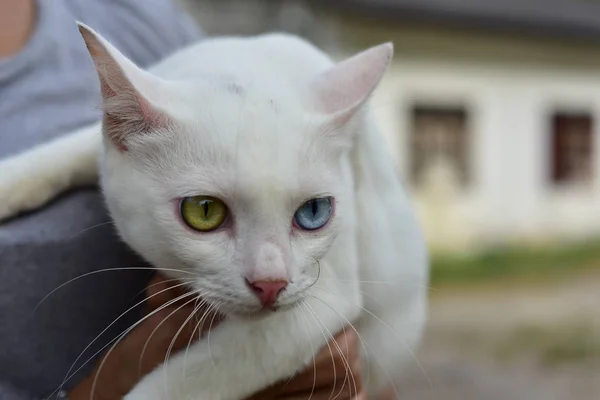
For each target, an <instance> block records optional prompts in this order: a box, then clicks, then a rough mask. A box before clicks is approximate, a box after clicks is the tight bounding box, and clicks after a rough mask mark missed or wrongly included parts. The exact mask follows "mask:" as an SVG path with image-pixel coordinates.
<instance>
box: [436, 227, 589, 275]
mask: <svg viewBox="0 0 600 400" xmlns="http://www.w3.org/2000/svg"><path fill="white" fill-rule="evenodd" d="M586 268H599V269H600V238H594V239H592V240H587V241H582V242H579V243H569V244H564V245H561V244H553V245H545V246H535V247H526V246H518V245H512V246H506V247H497V248H494V249H489V250H484V251H482V252H480V253H477V254H471V255H463V256H450V255H441V254H438V255H433V256H432V260H431V284H432V285H435V284H440V283H475V282H483V281H490V280H495V279H500V278H515V277H517V278H519V277H520V278H526V277H540V278H541V277H543V276H546V275H554V273H563V272H564V273H569V272H572V271H575V270H581V269H586Z"/></svg>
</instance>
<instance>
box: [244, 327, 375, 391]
mask: <svg viewBox="0 0 600 400" xmlns="http://www.w3.org/2000/svg"><path fill="white" fill-rule="evenodd" d="M336 344H337V345H336ZM311 394H312V395H311ZM309 397H310V398H311V399H312V400H328V399H331V398H335V399H339V400H350V399H352V400H366V399H367V397H366V393H365V391H364V388H363V385H362V379H361V374H360V351H359V347H358V335H357V333H356V332H355V331H354V330H352V329H347V330H345V331H343V332H341V333H339V334H338V335H337V336H336V337H335V339H334V340H332V341H331V342H330V343H329V345H328V346H325V347H324V348H323V349H322V350H321V351H320V352H319V353H318V354H317V355H316V356H315V362H314V364H313V365H310V366H309V367H308V368H307V369H306V370H304V371H303V372H301V373H300V374H298V375H296V376H295V377H294V378H292V379H291V380H289V381H285V382H281V383H278V384H276V385H274V386H272V387H270V388H267V389H265V390H263V391H261V392H259V393H257V394H255V395H254V396H252V397H250V398H249V399H247V400H295V399H297V400H305V399H308V398H309Z"/></svg>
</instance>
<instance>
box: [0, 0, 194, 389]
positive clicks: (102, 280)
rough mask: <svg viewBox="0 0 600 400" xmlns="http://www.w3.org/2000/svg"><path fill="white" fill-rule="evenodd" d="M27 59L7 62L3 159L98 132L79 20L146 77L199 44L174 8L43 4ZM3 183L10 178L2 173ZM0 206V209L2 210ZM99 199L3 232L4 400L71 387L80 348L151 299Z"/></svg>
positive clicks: (163, 0) (68, 198)
mask: <svg viewBox="0 0 600 400" xmlns="http://www.w3.org/2000/svg"><path fill="white" fill-rule="evenodd" d="M37 14H38V15H37V25H36V28H35V31H34V32H33V34H32V36H31V38H30V40H29V43H28V44H27V46H26V48H25V49H23V50H22V51H21V52H20V53H19V54H17V55H16V56H14V57H11V58H9V59H3V60H0V157H6V156H8V155H10V154H14V153H16V152H19V151H21V150H24V149H26V148H29V147H30V146H33V145H35V144H37V143H40V142H43V141H45V140H47V139H50V138H53V137H56V136H58V135H60V134H63V133H66V132H68V131H70V130H72V129H75V128H78V127H81V126H83V125H86V124H89V123H91V122H93V121H96V120H98V119H99V117H100V112H99V109H98V106H99V104H100V95H99V88H98V83H97V77H96V74H95V71H94V68H93V65H92V62H91V60H90V58H89V55H88V54H87V51H86V49H85V46H84V44H83V41H82V40H81V37H80V35H79V32H78V30H77V27H76V25H75V20H80V21H82V22H84V23H85V24H87V25H89V26H91V27H92V28H93V29H95V30H97V31H98V32H99V33H100V34H102V35H104V36H105V37H106V38H107V39H108V40H110V41H111V42H112V43H113V44H115V45H116V46H117V47H118V48H119V49H120V50H121V51H123V53H124V54H125V55H127V56H128V57H130V58H131V59H132V60H133V61H134V62H135V63H137V64H138V65H140V66H142V67H143V66H148V65H149V64H152V63H155V62H157V61H158V60H159V59H161V58H163V57H165V56H167V55H168V54H170V53H171V52H173V51H175V50H176V49H178V48H180V47H182V46H184V45H187V44H188V43H190V42H192V41H193V40H196V39H197V38H199V37H200V35H201V33H200V31H199V30H198V29H197V27H196V26H195V25H194V23H193V21H192V20H191V18H190V17H189V16H188V15H187V14H184V13H183V12H182V11H181V10H180V9H179V8H177V7H176V6H175V5H174V4H173V3H172V2H171V1H169V0H39V1H38V10H37ZM0 173H2V171H0ZM0 201H2V199H0ZM109 221H110V219H109V217H108V215H107V214H106V211H105V209H104V206H103V203H102V200H101V198H100V196H99V194H98V193H97V191H95V190H93V189H89V190H81V191H78V192H75V193H70V194H68V195H65V196H62V197H61V198H60V199H58V200H57V201H55V202H53V203H52V204H51V205H50V206H48V207H46V208H44V209H43V210H41V211H39V212H36V213H33V214H30V215H26V216H23V217H20V218H18V219H15V220H13V221H10V222H9V223H7V224H4V225H0V400H21V399H24V400H31V399H40V398H43V397H45V396H47V395H48V394H49V393H51V392H52V391H54V390H55V389H56V388H57V387H58V386H60V384H61V383H62V382H63V379H64V378H65V377H66V376H67V372H68V370H69V369H70V367H71V366H72V365H73V363H74V362H75V361H76V359H77V358H78V356H79V355H80V353H81V352H82V351H83V350H84V348H85V347H86V346H87V345H88V344H89V343H90V342H91V341H92V340H93V339H94V338H95V337H96V336H97V335H98V334H99V333H100V332H101V331H102V330H103V329H104V328H105V327H107V326H108V325H109V324H110V323H111V322H112V321H113V320H115V318H117V317H118V316H119V315H120V314H121V313H122V312H123V311H125V310H127V309H128V308H129V307H130V306H132V305H133V304H135V303H136V302H138V301H140V300H142V299H143V293H142V291H143V289H144V286H145V284H146V282H147V279H148V277H149V272H148V270H138V269H131V268H130V269H129V270H126V271H112V272H98V273H94V274H91V275H88V276H85V277H82V278H79V279H76V280H75V281H73V282H71V283H69V284H67V285H65V286H64V287H61V288H60V289H58V290H57V291H56V292H54V293H53V294H52V295H51V296H49V297H48V298H47V299H45V300H44V301H43V302H42V303H41V304H40V305H39V307H38V308H37V309H36V306H37V305H38V304H39V303H40V301H41V300H42V299H43V298H44V297H45V296H46V295H47V294H48V293H50V292H51V291H52V290H53V289H55V288H57V287H58V286H59V285H61V284H63V283H65V282H67V281H69V280H70V279H73V278H77V277H81V276H82V275H84V274H86V273H89V272H93V271H100V270H102V269H107V268H117V267H131V266H143V265H144V263H143V262H142V261H141V260H139V259H138V258H137V257H136V256H135V255H133V254H132V253H131V252H130V251H129V250H128V249H127V248H126V247H125V246H124V245H123V244H121V242H120V241H119V240H118V238H117V236H116V234H115V232H114V228H113V227H112V225H111V224H110V222H109ZM140 311H141V310H140V309H134V310H133V311H131V312H129V313H127V314H126V316H125V317H124V318H121V319H120V320H119V321H118V322H117V323H116V324H115V325H114V326H113V327H112V328H111V329H109V330H108V331H107V332H106V333H105V334H104V335H102V337H101V338H100V339H99V340H97V341H96V342H95V343H94V344H93V345H92V346H91V347H90V349H89V350H88V351H86V352H85V354H83V355H82V357H81V359H80V360H79V362H77V363H75V364H74V365H73V366H74V368H73V371H74V370H76V369H78V368H80V367H82V365H83V367H82V368H81V370H80V371H79V372H78V373H76V374H75V375H74V376H73V377H72V378H71V379H69V380H68V381H67V383H66V385H65V388H66V389H68V388H70V387H72V386H73V385H74V384H76V383H77V382H78V381H79V380H80V379H81V378H82V377H83V376H84V375H85V374H87V373H89V370H90V368H91V367H92V366H93V363H94V360H92V361H90V362H89V363H87V364H85V365H84V363H83V362H84V361H86V360H87V359H88V358H92V359H93V358H94V357H92V356H93V354H94V353H96V352H97V351H98V350H99V349H101V348H102V346H104V345H105V344H107V343H108V342H109V341H110V340H111V339H112V338H115V337H116V335H118V334H119V333H121V332H122V331H124V330H125V329H126V328H127V327H128V326H130V325H131V324H132V323H133V322H135V321H136V320H137V319H138V318H139V316H140Z"/></svg>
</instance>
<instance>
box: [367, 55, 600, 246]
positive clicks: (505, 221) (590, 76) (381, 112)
mask: <svg viewBox="0 0 600 400" xmlns="http://www.w3.org/2000/svg"><path fill="white" fill-rule="evenodd" d="M399 59H400V61H398V62H397V63H395V64H394V65H393V67H392V68H391V71H390V72H389V74H388V76H387V77H386V78H385V80H384V81H383V83H382V85H381V87H380V89H379V91H378V92H377V93H376V95H375V97H374V99H373V106H374V111H375V114H376V117H377V118H378V119H379V121H380V123H381V127H382V129H383V130H384V133H385V134H386V137H387V139H388V141H389V144H390V150H391V151H392V153H393V155H394V156H395V157H396V159H397V161H398V165H399V168H400V171H401V173H402V174H403V175H405V176H406V174H405V173H406V171H408V168H407V167H408V162H409V157H410V154H408V152H409V147H408V139H409V137H408V135H409V129H410V125H409V124H410V120H409V118H410V114H409V113H410V108H411V105H412V104H413V103H414V102H415V101H417V102H422V103H427V104H434V105H435V104H445V103H447V104H450V105H464V106H465V107H466V109H467V111H468V114H469V122H470V129H471V138H472V140H473V143H472V149H473V151H472V164H471V165H472V169H473V171H472V172H473V178H474V179H473V181H472V185H471V187H470V188H469V189H468V190H467V191H466V192H461V193H458V194H457V195H454V196H453V195H451V194H446V195H444V194H443V193H437V194H435V195H434V196H433V198H432V196H427V195H426V194H423V193H415V196H416V202H417V205H418V209H419V214H420V218H421V219H422V221H423V223H424V225H425V230H426V233H427V234H428V236H429V239H430V242H431V243H432V245H434V246H439V247H450V248H453V249H456V250H458V249H463V248H464V247H465V246H466V247H470V246H479V245H480V244H482V243H487V242H495V241H499V240H500V241H504V240H521V239H523V238H527V239H534V240H537V239H550V238H575V237H579V236H587V235H592V234H596V233H599V232H600V157H598V151H597V150H595V156H596V165H595V171H596V172H597V173H596V175H595V177H594V182H593V184H592V185H591V186H589V187H584V188H575V187H563V188H557V187H554V186H552V185H551V184H550V183H549V179H548V175H549V168H550V164H549V159H548V157H549V146H550V133H551V130H550V126H549V116H550V115H551V114H552V112H553V111H555V110H556V109H557V108H558V109H560V110H561V111H563V110H565V111H566V110H583V111H589V112H590V113H591V114H592V115H593V117H594V119H595V125H594V129H595V132H594V133H595V135H594V140H595V143H597V138H598V132H599V126H600V71H599V72H582V71H576V72H574V71H568V70H566V69H562V70H561V69H544V68H539V67H538V68H535V67H533V66H529V67H528V66H515V65H510V64H505V65H493V64H490V63H484V62H481V63H476V62H469V63H464V64H461V63H457V62H451V61H445V60H435V59H418V58H416V57H413V58H410V57H408V58H407V57H400V58H399ZM435 197H438V198H437V200H436V199H435ZM440 203H442V204H440Z"/></svg>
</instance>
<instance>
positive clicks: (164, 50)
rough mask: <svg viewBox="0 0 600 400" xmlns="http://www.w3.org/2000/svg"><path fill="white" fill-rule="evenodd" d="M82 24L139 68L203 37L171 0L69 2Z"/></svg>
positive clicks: (173, 0) (186, 15)
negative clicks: (93, 30) (102, 37)
mask: <svg viewBox="0 0 600 400" xmlns="http://www.w3.org/2000/svg"><path fill="white" fill-rule="evenodd" d="M70 3H71V4H72V5H71V9H72V10H73V12H74V14H75V16H76V17H77V18H79V19H80V20H81V21H82V22H83V23H85V24H87V25H89V26H90V27H92V28H93V29H95V30H97V31H98V32H99V33H100V34H101V35H103V36H105V37H106V38H107V39H108V40H109V41H110V42H111V43H113V44H114V45H115V46H116V47H117V48H118V49H119V50H121V51H122V52H123V53H124V54H125V55H126V56H127V57H129V58H130V59H131V60H132V61H133V62H135V63H136V64H137V65H139V66H140V67H143V68H144V67H148V66H151V65H152V64H154V63H156V62H158V61H160V60H161V59H163V58H165V57H167V56H169V55H170V54H171V53H173V52H175V51H177V50H179V49H181V48H182V47H185V46H187V45H189V44H191V43H193V42H195V41H197V40H200V39H201V38H202V37H203V36H204V35H203V32H202V30H201V28H200V27H199V26H198V25H197V23H196V21H195V20H194V19H193V18H192V16H191V15H190V14H188V13H187V12H186V11H184V10H183V9H182V8H181V7H180V6H179V5H178V4H177V2H176V1H175V0H70Z"/></svg>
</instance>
